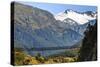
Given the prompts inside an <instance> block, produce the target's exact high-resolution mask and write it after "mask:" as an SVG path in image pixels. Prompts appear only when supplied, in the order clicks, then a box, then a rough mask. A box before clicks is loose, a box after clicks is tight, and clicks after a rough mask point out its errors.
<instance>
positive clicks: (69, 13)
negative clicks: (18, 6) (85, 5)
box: [55, 9, 96, 24]
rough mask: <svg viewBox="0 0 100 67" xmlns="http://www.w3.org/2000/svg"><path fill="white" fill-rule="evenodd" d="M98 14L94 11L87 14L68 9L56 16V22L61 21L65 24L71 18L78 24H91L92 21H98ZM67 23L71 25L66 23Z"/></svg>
mask: <svg viewBox="0 0 100 67" xmlns="http://www.w3.org/2000/svg"><path fill="white" fill-rule="evenodd" d="M95 15H96V14H95V13H93V12H92V11H86V12H77V11H74V10H71V9H67V10H65V11H64V12H61V13H59V14H57V15H56V16H55V19H56V20H60V21H61V22H63V21H64V22H65V20H66V19H67V18H70V19H72V20H74V21H75V22H77V23H78V24H85V23H87V22H89V21H90V20H94V19H96V16H95ZM66 23H69V22H68V21H66Z"/></svg>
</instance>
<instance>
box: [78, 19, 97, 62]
mask: <svg viewBox="0 0 100 67" xmlns="http://www.w3.org/2000/svg"><path fill="white" fill-rule="evenodd" d="M84 34H85V36H84V39H83V43H82V47H81V48H80V53H79V57H78V61H93V60H97V20H96V23H95V24H94V25H90V24H89V25H88V27H87V30H86V31H85V32H84Z"/></svg>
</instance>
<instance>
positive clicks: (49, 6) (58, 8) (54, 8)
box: [20, 2, 97, 15]
mask: <svg viewBox="0 0 100 67" xmlns="http://www.w3.org/2000/svg"><path fill="white" fill-rule="evenodd" d="M20 3H23V4H26V5H30V6H33V7H37V8H40V9H43V10H47V11H49V12H51V13H52V14H53V15H56V14H58V13H60V12H63V11H65V10H67V9H71V10H74V11H78V12H85V11H93V12H96V11H97V7H96V6H83V5H71V4H53V3H37V2H20Z"/></svg>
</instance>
